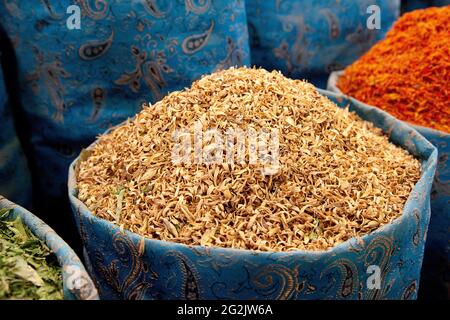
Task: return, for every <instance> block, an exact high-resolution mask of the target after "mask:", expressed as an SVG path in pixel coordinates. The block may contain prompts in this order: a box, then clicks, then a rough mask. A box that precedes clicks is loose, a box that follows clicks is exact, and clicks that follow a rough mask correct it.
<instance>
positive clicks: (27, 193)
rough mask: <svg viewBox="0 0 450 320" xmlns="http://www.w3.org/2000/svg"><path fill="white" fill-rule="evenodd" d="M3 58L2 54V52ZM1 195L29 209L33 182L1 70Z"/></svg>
mask: <svg viewBox="0 0 450 320" xmlns="http://www.w3.org/2000/svg"><path fill="white" fill-rule="evenodd" d="M0 56H1V52H0ZM0 123H1V127H0V195H3V196H5V197H8V198H9V199H11V200H13V201H15V202H17V203H19V204H21V205H22V206H26V207H29V206H30V205H31V180H30V173H29V171H28V165H27V161H26V159H25V155H24V153H23V150H22V146H21V144H20V142H19V139H18V137H17V133H16V129H15V127H14V121H13V116H12V110H11V105H10V102H9V98H8V95H7V93H6V87H5V83H4V81H3V72H2V69H1V68H0Z"/></svg>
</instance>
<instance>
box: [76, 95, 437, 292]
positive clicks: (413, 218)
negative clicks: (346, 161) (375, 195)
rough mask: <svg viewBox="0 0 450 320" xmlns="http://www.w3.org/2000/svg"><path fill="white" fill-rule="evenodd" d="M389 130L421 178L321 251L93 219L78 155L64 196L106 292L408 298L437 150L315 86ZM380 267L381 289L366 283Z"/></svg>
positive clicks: (386, 118)
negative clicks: (400, 199) (232, 242)
mask: <svg viewBox="0 0 450 320" xmlns="http://www.w3.org/2000/svg"><path fill="white" fill-rule="evenodd" d="M321 93H322V94H325V95H327V96H329V97H330V98H331V99H332V100H334V101H335V102H337V103H338V104H339V105H340V106H341V107H344V106H346V105H350V110H354V111H355V112H357V113H358V114H359V115H360V116H361V117H363V118H364V119H365V120H368V121H371V122H373V123H374V124H375V125H376V126H378V127H380V128H382V129H383V130H384V131H385V132H389V133H390V138H391V141H392V142H393V143H396V144H398V145H400V146H403V147H404V148H406V149H407V150H408V151H409V152H411V153H412V154H413V155H414V156H416V157H417V158H418V159H420V160H421V163H422V176H421V178H420V180H419V182H418V183H417V184H416V186H415V187H414V188H413V191H412V192H411V195H410V196H409V198H408V200H407V202H406V204H405V208H404V210H403V215H402V216H401V217H400V218H398V219H396V220H395V221H394V222H393V223H392V224H389V225H386V226H383V227H382V228H380V229H379V230H377V231H375V232H373V233H371V234H369V235H365V236H363V237H358V238H352V239H351V240H349V241H346V242H344V243H342V244H340V245H338V246H336V247H334V248H332V249H330V250H328V251H320V252H311V251H294V252H277V253H273V252H272V253H271V252H260V251H250V250H236V249H225V248H215V247H202V246H187V245H184V244H178V243H172V242H165V241H159V240H151V239H146V238H143V237H141V236H139V235H137V234H135V233H131V232H129V231H126V230H125V231H124V230H121V229H120V228H119V227H118V226H116V225H114V224H112V223H110V222H108V221H106V220H103V219H99V218H97V217H96V216H94V215H93V214H91V212H89V210H88V209H87V207H86V206H85V205H84V204H83V203H82V202H81V201H80V200H78V198H77V187H76V175H75V170H76V166H77V162H78V161H80V158H78V159H76V160H75V161H74V162H73V163H72V165H71V167H70V171H69V198H70V201H71V204H72V209H73V213H74V216H75V219H76V220H77V224H78V228H79V232H80V234H81V238H82V241H83V245H84V248H85V260H86V262H87V264H88V265H89V266H90V270H92V273H91V276H92V277H93V278H94V279H95V281H96V283H97V285H98V289H99V293H100V296H101V297H102V298H103V299H415V298H416V296H417V290H418V285H419V279H420V269H421V266H422V258H423V252H424V245H425V234H426V231H427V227H428V222H429V217H430V189H431V184H432V180H433V176H434V172H435V168H436V162H437V150H436V149H435V148H434V147H433V146H432V145H431V144H430V143H429V142H428V141H427V140H425V139H424V138H423V137H422V136H421V135H420V134H418V133H417V132H416V131H415V130H413V129H412V128H411V127H409V126H407V125H406V124H404V123H403V122H401V121H398V120H396V119H395V118H393V117H392V116H390V115H388V114H387V113H385V112H384V111H381V110H378V109H376V108H373V107H369V106H367V105H364V104H362V103H360V102H357V101H356V100H353V99H348V98H344V97H343V96H339V95H336V94H333V93H330V92H326V91H321ZM371 265H376V266H378V267H379V270H380V275H381V278H380V280H381V286H380V289H369V288H368V286H367V281H368V277H369V275H370V274H367V271H368V268H369V266H371Z"/></svg>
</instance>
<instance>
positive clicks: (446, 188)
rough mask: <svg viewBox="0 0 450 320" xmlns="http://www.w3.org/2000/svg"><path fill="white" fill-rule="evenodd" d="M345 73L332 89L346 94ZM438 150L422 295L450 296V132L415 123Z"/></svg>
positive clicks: (334, 79)
mask: <svg viewBox="0 0 450 320" xmlns="http://www.w3.org/2000/svg"><path fill="white" fill-rule="evenodd" d="M341 74H342V72H334V73H332V74H331V76H330V78H329V80H328V90H330V91H332V92H336V93H339V94H342V92H341V91H340V90H339V88H338V87H337V86H336V83H337V80H338V78H339V76H340V75H341ZM412 127H413V128H414V129H415V130H417V131H418V132H419V133H420V134H421V135H422V136H424V137H425V138H426V139H427V140H428V141H430V142H431V143H432V144H433V145H434V146H435V147H436V148H437V150H438V163H437V169H436V175H435V179H434V183H433V189H432V191H431V220H430V225H429V230H428V234H427V242H426V250H425V258H424V266H423V270H422V282H421V288H422V291H421V296H422V297H423V298H424V299H447V300H448V299H450V233H449V231H450V134H447V133H444V132H441V131H437V130H433V129H429V128H424V127H421V126H415V125H414V126H412Z"/></svg>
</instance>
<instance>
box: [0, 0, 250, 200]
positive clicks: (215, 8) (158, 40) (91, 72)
mask: <svg viewBox="0 0 450 320" xmlns="http://www.w3.org/2000/svg"><path fill="white" fill-rule="evenodd" d="M73 4H76V5H78V6H79V8H80V9H81V25H80V26H81V29H80V30H76V29H74V30H69V29H68V28H67V26H66V20H67V18H69V16H70V15H69V14H66V10H67V8H68V6H70V5H73ZM0 25H1V28H3V29H4V30H5V32H6V34H7V36H8V38H9V40H10V42H11V43H12V46H13V48H12V50H11V51H13V52H14V55H15V56H14V57H9V58H11V59H10V60H11V61H12V60H16V61H17V70H15V72H11V74H9V75H8V76H9V77H18V79H16V80H17V82H18V87H19V90H20V92H19V93H17V95H18V99H19V100H20V104H21V107H22V109H23V112H24V113H25V115H26V121H27V124H26V125H27V126H29V127H30V136H29V137H28V139H29V140H30V141H31V142H30V148H31V150H30V152H29V154H30V155H31V159H30V160H31V161H30V162H31V163H32V164H33V171H34V174H35V176H36V178H37V179H36V181H37V184H36V186H37V188H36V189H37V190H39V191H41V192H43V195H42V197H39V199H42V200H43V201H45V199H47V201H48V198H49V197H52V199H55V198H56V199H57V198H58V197H61V196H62V195H66V192H65V190H66V182H67V170H68V167H69V165H70V163H71V162H72V161H73V159H74V158H75V157H76V155H77V154H78V153H79V152H80V151H81V149H82V147H84V146H87V145H89V143H91V142H92V141H93V140H94V139H95V137H96V136H97V135H98V134H100V133H101V132H103V131H104V130H106V129H107V128H108V127H110V126H111V125H115V124H117V123H120V122H122V121H123V120H125V119H126V118H128V117H131V116H134V115H135V114H136V113H137V112H138V111H139V110H140V108H141V105H142V103H143V102H155V101H157V100H159V99H161V97H162V96H164V95H165V94H166V93H167V92H170V91H174V90H179V89H182V88H184V87H186V86H188V85H189V84H190V83H191V82H192V81H193V80H195V79H197V78H199V77H200V76H201V75H202V74H207V73H211V72H213V71H215V70H217V69H221V68H227V67H229V66H233V65H239V66H240V65H244V64H247V65H248V64H249V61H250V57H249V49H248V35H247V22H246V16H245V3H244V1H241V0H232V1H225V0H217V1H211V0H203V1H193V0H176V1H160V0H137V1H124V0H97V1H89V0H77V1H75V2H74V1H68V0H63V1H38V0H32V1H17V0H8V1H0ZM9 58H8V57H7V59H9ZM12 58H14V59H12Z"/></svg>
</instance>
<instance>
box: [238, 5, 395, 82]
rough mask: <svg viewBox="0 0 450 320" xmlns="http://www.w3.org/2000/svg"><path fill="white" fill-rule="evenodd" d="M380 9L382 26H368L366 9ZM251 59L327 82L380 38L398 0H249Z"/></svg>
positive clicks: (295, 75)
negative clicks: (371, 7)
mask: <svg viewBox="0 0 450 320" xmlns="http://www.w3.org/2000/svg"><path fill="white" fill-rule="evenodd" d="M371 5H377V6H378V7H379V8H380V17H381V21H380V29H373V30H370V29H368V28H367V20H368V18H369V17H370V15H371V14H370V13H367V8H368V7H369V6H371ZM246 7H247V20H248V25H249V36H250V44H251V53H252V55H251V59H252V64H254V65H258V66H262V67H264V68H265V69H268V70H273V69H276V70H280V71H282V72H283V73H284V74H285V75H287V76H288V77H291V78H304V79H307V80H308V81H310V82H312V83H314V84H315V85H316V86H319V87H323V88H324V87H325V86H326V81H327V78H328V75H329V74H330V72H331V71H334V70H340V69H343V68H344V67H345V66H347V65H349V64H350V63H352V62H353V61H355V60H356V59H357V58H358V57H359V56H361V55H362V54H363V53H364V52H366V51H367V50H368V49H369V48H370V47H371V46H372V45H373V44H375V43H376V42H377V41H378V40H380V39H382V38H383V37H384V35H385V34H386V32H387V31H388V30H389V29H390V27H391V25H392V23H393V22H394V21H395V20H396V19H397V18H398V16H399V13H400V1H399V0H376V1H374V0H363V1H355V0H343V1H337V0H323V1H316V0H290V1H285V0H276V1H266V0H247V1H246Z"/></svg>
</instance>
